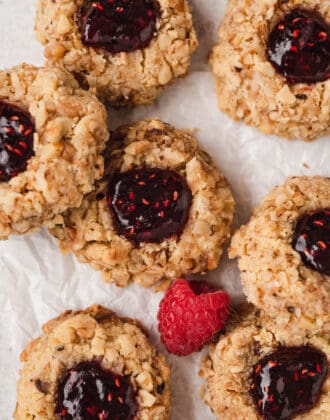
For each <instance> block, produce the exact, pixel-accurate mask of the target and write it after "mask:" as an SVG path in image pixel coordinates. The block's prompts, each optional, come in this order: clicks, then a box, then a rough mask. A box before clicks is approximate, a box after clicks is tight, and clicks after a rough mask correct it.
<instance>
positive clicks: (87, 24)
mask: <svg viewBox="0 0 330 420" xmlns="http://www.w3.org/2000/svg"><path fill="white" fill-rule="evenodd" d="M159 15H160V8H159V5H158V3H157V1H156V0H85V1H84V3H83V6H82V8H81V11H80V23H81V32H82V42H83V43H84V44H85V45H87V46H89V47H93V48H102V49H104V50H106V51H108V52H110V53H112V54H116V53H119V52H122V51H126V52H129V51H135V50H138V49H141V48H144V47H146V46H147V45H148V44H149V43H150V41H151V39H152V38H153V36H154V34H155V32H156V21H157V18H158V17H159Z"/></svg>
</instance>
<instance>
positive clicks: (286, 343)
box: [200, 307, 330, 420]
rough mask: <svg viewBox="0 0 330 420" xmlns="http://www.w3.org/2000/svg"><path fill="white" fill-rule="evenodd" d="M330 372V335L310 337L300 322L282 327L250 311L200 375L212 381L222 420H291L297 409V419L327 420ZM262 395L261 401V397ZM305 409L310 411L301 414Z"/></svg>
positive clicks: (211, 397) (212, 402) (210, 398)
mask: <svg viewBox="0 0 330 420" xmlns="http://www.w3.org/2000/svg"><path fill="white" fill-rule="evenodd" d="M298 347H299V349H298ZM315 352H316V354H315ZM299 353H300V356H297V355H298V354H299ZM270 356H271V357H270ZM306 356H307V357H306ZM315 361H316V363H315ZM265 362H268V363H265ZM297 368H300V370H299V369H297ZM304 368H305V369H306V370H304ZM329 369H330V336H329V335H325V336H322V335H316V334H315V333H309V334H306V333H305V331H303V330H299V329H298V328H297V326H296V325H295V323H294V322H293V323H289V324H287V325H285V326H284V325H282V326H281V327H276V326H274V324H273V323H272V320H271V319H270V318H266V317H264V315H263V314H261V315H260V311H258V310H253V309H251V307H250V308H248V307H244V308H243V309H242V308H241V310H240V315H237V314H236V316H235V317H234V318H233V319H232V322H231V323H230V326H229V327H228V328H227V331H226V333H225V335H224V336H222V337H220V340H219V341H218V343H216V344H212V345H211V347H210V355H209V356H208V357H207V358H206V359H205V360H204V362H203V366H202V369H201V371H200V375H201V376H202V377H203V378H204V379H205V380H206V381H207V389H206V396H205V397H206V398H205V402H206V403H207V404H208V405H209V406H210V407H211V409H212V411H213V412H214V414H215V416H216V418H217V419H219V420H220V419H221V420H222V419H223V420H226V419H244V420H258V419H262V418H267V419H269V420H272V419H274V420H275V419H284V418H285V419H286V418H289V415H290V411H289V410H293V409H294V408H295V409H297V408H298V411H296V412H295V414H296V416H294V418H297V419H309V420H313V419H315V420H316V419H318V420H321V419H324V420H326V419H328V418H329V414H330V371H329ZM261 375H262V376H261ZM260 376H261V379H262V378H263V381H264V382H261V383H260ZM283 379H284V381H283ZM310 383H313V386H314V389H313V392H312V394H313V398H312V399H311V400H310V398H311V397H310V395H309V392H310V389H309V386H310ZM281 384H282V385H281ZM284 384H286V385H284ZM263 386H264V387H263ZM260 391H261V394H262V395H263V398H261V399H260V400H259V399H258V398H255V395H258V394H259V392H260ZM277 392H279V393H280V396H279V395H278V394H277ZM300 394H301V395H302V396H303V397H300V396H299V395H300ZM285 397H286V400H285ZM312 400H313V402H314V404H312V403H311V401H312ZM254 401H256V403H254ZM287 401H288V404H287ZM302 401H303V403H302ZM304 404H305V406H304ZM303 406H304V408H305V409H306V411H305V412H301V411H299V408H302V407H303ZM286 410H288V411H286ZM262 414H264V416H263V415H262ZM291 414H292V411H291ZM290 418H291V417H290Z"/></svg>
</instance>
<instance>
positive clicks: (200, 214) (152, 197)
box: [50, 120, 234, 287]
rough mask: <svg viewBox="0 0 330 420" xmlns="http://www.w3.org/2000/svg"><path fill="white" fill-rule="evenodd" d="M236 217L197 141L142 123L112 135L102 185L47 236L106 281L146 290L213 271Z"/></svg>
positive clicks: (153, 122) (162, 126)
mask: <svg viewBox="0 0 330 420" xmlns="http://www.w3.org/2000/svg"><path fill="white" fill-rule="evenodd" d="M233 213H234V201H233V197H232V194H231V192H230V189H229V187H228V183H227V181H226V180H225V178H224V177H223V175H222V174H221V173H220V172H219V170H218V169H217V168H216V166H215V165H214V163H213V162H212V160H211V158H210V156H209V155H207V154H206V153H205V152H203V151H202V150H201V149H200V148H199V147H198V145H197V142H196V140H195V139H194V138H193V137H192V136H191V135H190V134H189V133H188V132H187V131H182V130H177V129H175V128H174V127H172V126H170V125H169V124H165V123H163V122H161V121H159V120H143V121H140V122H136V123H134V124H132V125H126V126H123V127H120V128H118V129H117V130H116V131H115V132H114V133H113V135H112V139H111V142H110V143H109V147H108V150H107V152H106V170H105V176H104V178H103V180H102V181H101V182H99V183H98V184H97V186H96V190H95V192H93V193H91V194H89V195H88V196H87V197H86V198H85V199H84V201H83V203H82V206H81V207H80V208H79V209H72V210H69V211H68V212H66V213H65V214H64V215H63V218H62V220H60V218H58V220H57V221H56V225H54V226H53V227H52V228H51V229H50V232H51V234H53V235H54V236H55V237H57V238H58V239H59V242H60V245H61V248H62V250H63V251H71V252H73V253H74V254H75V255H76V256H77V258H78V259H79V261H81V262H87V263H89V264H91V266H92V267H93V268H95V269H97V270H102V272H103V275H104V278H105V280H107V281H109V282H114V283H116V284H117V285H118V286H126V285H128V284H129V283H131V282H136V283H139V284H140V285H142V286H144V287H150V286H153V285H155V284H156V283H158V282H160V281H161V280H166V279H171V280H172V279H174V278H177V277H180V276H182V275H184V274H188V273H190V274H192V273H201V272H204V271H207V270H213V269H215V268H216V267H217V265H218V261H219V258H220V255H221V253H222V246H223V244H224V242H225V241H226V240H227V239H228V238H229V234H230V228H231V224H232V219H233Z"/></svg>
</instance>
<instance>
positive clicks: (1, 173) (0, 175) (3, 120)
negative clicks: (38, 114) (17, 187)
mask: <svg viewBox="0 0 330 420" xmlns="http://www.w3.org/2000/svg"><path fill="white" fill-rule="evenodd" d="M33 133H34V124H33V122H32V116H31V115H30V114H29V113H28V112H26V111H23V110H22V109H20V108H19V107H18V106H16V105H12V104H9V103H8V102H4V101H2V100H0V182H8V181H9V180H10V179H11V178H13V177H14V176H16V175H18V174H19V173H20V172H23V171H25V169H26V167H27V163H28V160H29V159H30V158H31V156H33V154H34V153H33Z"/></svg>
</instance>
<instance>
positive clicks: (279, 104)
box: [210, 0, 330, 141]
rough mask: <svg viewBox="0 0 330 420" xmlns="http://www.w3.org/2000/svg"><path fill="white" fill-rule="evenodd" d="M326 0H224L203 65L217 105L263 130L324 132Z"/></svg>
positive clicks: (328, 93) (328, 60) (329, 71)
mask: <svg viewBox="0 0 330 420" xmlns="http://www.w3.org/2000/svg"><path fill="white" fill-rule="evenodd" d="M329 16H330V5H329V2H326V1H322V0H306V1H304V2H303V4H302V2H301V1H300V0H299V1H298V0H288V1H285V2H284V1H282V2H281V1H278V0H267V1H259V2H256V3H255V2H250V1H248V0H229V2H228V6H227V10H226V14H225V17H224V20H223V22H222V24H221V26H220V28H219V41H218V43H217V44H216V45H215V46H214V48H213V52H212V54H211V57H210V65H211V67H212V70H213V73H214V75H215V80H216V90H217V95H218V102H219V108H220V109H221V111H223V112H226V113H227V114H228V115H229V116H230V117H232V118H234V119H235V120H244V121H245V123H246V124H248V125H252V126H254V127H257V128H259V129H260V130H261V131H262V132H264V133H266V134H277V135H278V136H281V137H287V138H289V139H296V138H300V139H303V140H305V141H311V140H313V139H315V138H317V137H320V136H322V135H326V134H329V133H330V79H329V77H330V17H329Z"/></svg>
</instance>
